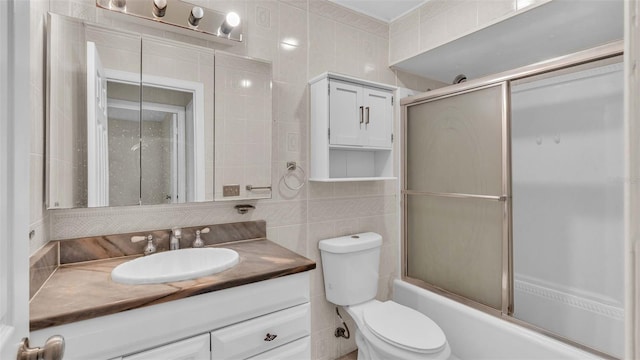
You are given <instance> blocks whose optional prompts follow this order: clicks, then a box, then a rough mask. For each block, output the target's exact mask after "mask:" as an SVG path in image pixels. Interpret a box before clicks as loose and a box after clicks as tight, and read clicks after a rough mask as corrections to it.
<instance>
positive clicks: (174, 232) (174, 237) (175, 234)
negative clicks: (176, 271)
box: [169, 228, 182, 250]
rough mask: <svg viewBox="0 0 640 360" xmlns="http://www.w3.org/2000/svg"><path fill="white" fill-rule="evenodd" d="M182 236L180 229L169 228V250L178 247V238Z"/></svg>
mask: <svg viewBox="0 0 640 360" xmlns="http://www.w3.org/2000/svg"><path fill="white" fill-rule="evenodd" d="M181 238H182V229H180V228H173V229H171V241H170V242H169V250H178V249H180V239H181Z"/></svg>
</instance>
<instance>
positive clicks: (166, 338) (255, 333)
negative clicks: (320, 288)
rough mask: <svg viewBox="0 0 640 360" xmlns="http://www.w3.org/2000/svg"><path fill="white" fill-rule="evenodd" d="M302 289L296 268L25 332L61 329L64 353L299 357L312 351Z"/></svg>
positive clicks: (117, 357) (305, 283) (77, 359)
mask: <svg viewBox="0 0 640 360" xmlns="http://www.w3.org/2000/svg"><path fill="white" fill-rule="evenodd" d="M309 294H310V288H309V272H302V273H297V274H293V275H287V276H283V277H279V278H275V279H271V280H264V281H259V282H256V283H252V284H248V285H242V286H238V287H233V288H229V289H225V290H218V291H214V292H210V293H205V294H201V295H197V296H191V297H187V298H184V299H180V300H174V301H169V302H165V303H161V304H157V305H153V306H147V307H142V308H139V309H135V310H129V311H124V312H120V313H116V314H112V315H107V316H102V317H97V318H93V319H89V320H83V321H78V322H73V323H69V324H65V325H60V326H54V327H49V328H45V329H42V330H38V331H34V332H31V335H30V337H31V339H32V340H33V341H34V342H35V341H42V342H43V343H44V341H45V340H46V339H47V338H48V337H49V336H51V335H53V334H61V335H62V336H64V338H65V340H66V350H65V357H64V359H65V360H85V359H113V360H147V359H149V360H151V359H153V360H157V359H162V360H187V359H189V360H200V359H202V360H204V359H213V360H220V359H233V360H236V359H246V358H250V357H254V356H255V357H256V358H259V359H267V358H269V359H287V358H291V359H295V360H304V359H310V354H311V352H310V350H309V349H310V345H309V344H310V341H309V336H310V335H311V316H310V306H309ZM305 349H306V350H305ZM270 354H271V355H270ZM281 355H282V356H281ZM292 356H293V357H292Z"/></svg>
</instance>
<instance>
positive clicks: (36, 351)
mask: <svg viewBox="0 0 640 360" xmlns="http://www.w3.org/2000/svg"><path fill="white" fill-rule="evenodd" d="M63 355H64V338H63V337H62V336H60V335H54V336H52V337H50V338H48V339H47V341H46V342H45V343H44V346H43V347H34V348H30V347H29V338H24V339H22V341H21V342H20V347H19V348H18V357H17V358H16V359H17V360H62V356H63Z"/></svg>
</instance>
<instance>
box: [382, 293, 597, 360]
mask: <svg viewBox="0 0 640 360" xmlns="http://www.w3.org/2000/svg"><path fill="white" fill-rule="evenodd" d="M393 300H394V301H396V302H397V303H400V304H403V305H405V306H408V307H410V308H413V309H415V310H418V311H420V312H421V313H423V314H425V315H427V316H428V317H430V318H431V319H432V320H433V321H435V322H436V323H437V324H438V325H439V326H440V327H441V328H442V331H444V333H445V335H446V336H447V340H448V341H449V345H451V350H452V352H453V354H454V355H455V357H456V358H459V359H462V360H468V359H599V357H597V356H595V355H593V354H590V353H587V352H585V351H582V350H580V349H577V348H575V347H573V346H570V345H568V344H565V343H562V342H560V341H558V340H555V339H552V338H550V337H547V336H544V335H542V334H539V333H536V332H534V331H531V330H529V329H525V328H523V327H521V326H518V325H516V324H513V323H510V322H507V321H504V320H502V319H499V318H497V317H495V316H492V315H489V314H486V313H484V312H481V311H479V310H476V309H473V308H471V307H468V306H466V305H463V304H460V303H458V302H456V301H453V300H450V299H448V298H446V297H443V296H441V295H438V294H435V293H433V292H431V291H428V290H424V289H421V288H419V287H417V286H414V285H411V284H409V283H407V282H404V281H402V280H395V281H394V284H393Z"/></svg>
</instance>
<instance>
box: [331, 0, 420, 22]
mask: <svg viewBox="0 0 640 360" xmlns="http://www.w3.org/2000/svg"><path fill="white" fill-rule="evenodd" d="M329 1H332V2H334V3H336V4H338V5H342V6H344V7H346V8H349V9H351V10H354V11H357V12H359V13H363V14H365V15H369V16H371V17H374V18H376V19H378V20H382V21H384V22H391V21H393V20H395V19H397V18H399V17H400V16H402V15H404V14H406V13H408V12H409V11H411V10H413V9H415V8H417V7H418V6H420V5H422V4H424V3H425V2H427V1H428V0H329Z"/></svg>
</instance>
